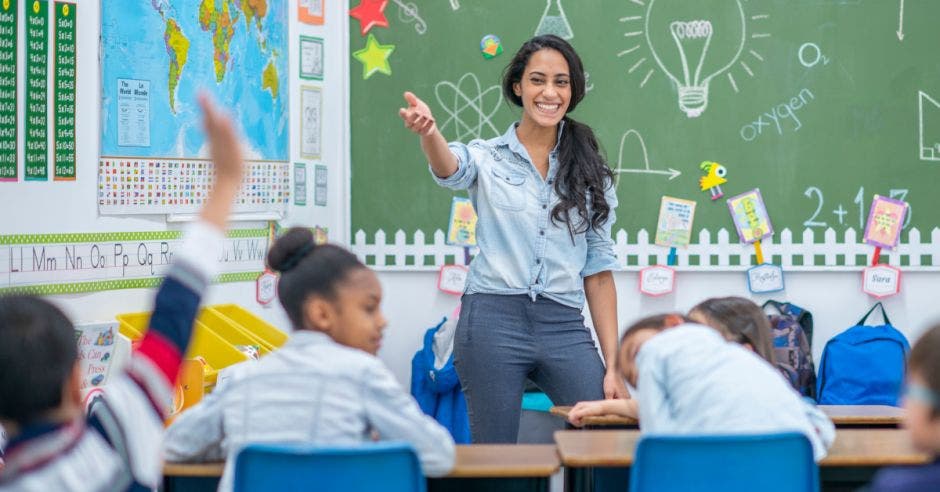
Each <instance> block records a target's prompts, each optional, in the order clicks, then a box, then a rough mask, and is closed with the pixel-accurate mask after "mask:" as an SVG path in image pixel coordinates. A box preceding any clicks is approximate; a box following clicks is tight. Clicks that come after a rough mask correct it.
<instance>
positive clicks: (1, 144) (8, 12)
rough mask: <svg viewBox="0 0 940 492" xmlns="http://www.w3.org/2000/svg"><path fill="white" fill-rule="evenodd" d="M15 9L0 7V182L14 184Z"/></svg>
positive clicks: (6, 4)
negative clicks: (12, 182)
mask: <svg viewBox="0 0 940 492" xmlns="http://www.w3.org/2000/svg"><path fill="white" fill-rule="evenodd" d="M16 6H17V2H4V3H2V4H0V181H16V120H17V115H16V79H17V77H16V65H17V63H16V61H17V60H16V44H17V13H16V10H17V7H16Z"/></svg>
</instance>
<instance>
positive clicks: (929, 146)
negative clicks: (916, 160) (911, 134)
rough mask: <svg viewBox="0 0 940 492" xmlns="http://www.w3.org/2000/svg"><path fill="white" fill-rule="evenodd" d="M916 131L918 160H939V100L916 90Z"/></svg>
mask: <svg viewBox="0 0 940 492" xmlns="http://www.w3.org/2000/svg"><path fill="white" fill-rule="evenodd" d="M924 101H926V102H927V104H924ZM925 106H926V107H925ZM925 112H927V113H929V114H924V113H925ZM928 116H929V117H928ZM928 122H929V123H931V124H928ZM917 131H918V133H919V135H920V139H919V142H920V160H922V161H940V102H937V100H936V99H934V98H932V97H930V96H929V95H927V93H926V92H924V91H917Z"/></svg>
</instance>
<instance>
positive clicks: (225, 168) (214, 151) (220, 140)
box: [198, 92, 244, 180]
mask: <svg viewBox="0 0 940 492" xmlns="http://www.w3.org/2000/svg"><path fill="white" fill-rule="evenodd" d="M198 99H199V106H200V107H201V108H202V111H203V127H204V128H205V132H206V138H207V140H208V141H209V152H210V155H211V158H212V162H213V164H214V165H215V169H216V171H217V173H218V177H220V178H233V179H236V180H240V178H241V173H242V168H243V167H244V161H243V159H242V154H241V142H239V140H238V136H237V135H236V132H235V128H234V127H233V126H232V122H231V120H230V119H229V117H228V116H226V115H225V114H223V113H222V112H220V111H219V110H218V108H217V106H216V105H215V103H213V102H212V100H211V98H210V97H209V96H208V95H207V94H206V93H205V92H200V94H199V98H198Z"/></svg>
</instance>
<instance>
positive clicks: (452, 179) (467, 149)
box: [428, 141, 482, 190]
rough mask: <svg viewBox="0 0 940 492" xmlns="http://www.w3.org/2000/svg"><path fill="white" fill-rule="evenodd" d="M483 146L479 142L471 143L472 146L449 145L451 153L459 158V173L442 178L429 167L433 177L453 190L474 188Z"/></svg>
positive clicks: (453, 143) (438, 182)
mask: <svg viewBox="0 0 940 492" xmlns="http://www.w3.org/2000/svg"><path fill="white" fill-rule="evenodd" d="M481 145H482V143H481V142H478V141H473V142H470V145H465V144H462V143H460V142H451V143H449V144H447V147H448V148H450V151H451V153H453V154H454V157H456V158H457V172H455V173H454V174H451V175H450V176H448V177H446V178H441V177H440V176H438V175H436V174H434V170H433V169H431V166H430V165H428V170H429V171H430V172H431V176H432V177H434V181H435V182H437V184H439V185H441V186H443V187H444V188H449V189H451V190H466V189H467V188H469V187H471V186H473V185H474V183H476V181H477V168H478V167H477V164H478V160H479V158H480V154H481V151H482V148H481Z"/></svg>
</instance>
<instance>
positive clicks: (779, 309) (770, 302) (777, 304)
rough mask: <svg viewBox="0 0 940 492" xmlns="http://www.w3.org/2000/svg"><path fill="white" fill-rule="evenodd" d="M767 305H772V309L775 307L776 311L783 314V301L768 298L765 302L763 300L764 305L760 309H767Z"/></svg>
mask: <svg viewBox="0 0 940 492" xmlns="http://www.w3.org/2000/svg"><path fill="white" fill-rule="evenodd" d="M767 306H771V307H773V308H774V309H776V310H777V312H778V313H780V314H784V312H783V309H784V308H783V303H782V302H780V301H775V300H773V299H770V300H768V301H767V302H765V303H764V305H763V306H761V308H762V309H767Z"/></svg>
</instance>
